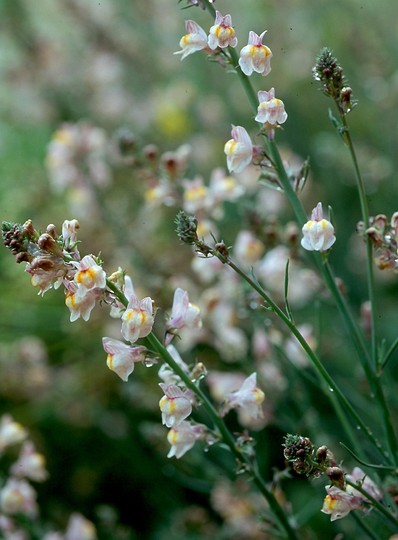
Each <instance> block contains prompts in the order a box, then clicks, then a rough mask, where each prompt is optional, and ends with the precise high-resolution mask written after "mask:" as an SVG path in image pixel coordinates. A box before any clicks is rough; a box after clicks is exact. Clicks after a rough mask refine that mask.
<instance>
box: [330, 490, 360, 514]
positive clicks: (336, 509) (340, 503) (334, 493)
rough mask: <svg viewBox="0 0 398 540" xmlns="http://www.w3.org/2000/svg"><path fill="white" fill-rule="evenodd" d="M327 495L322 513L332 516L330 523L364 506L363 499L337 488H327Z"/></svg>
mask: <svg viewBox="0 0 398 540" xmlns="http://www.w3.org/2000/svg"><path fill="white" fill-rule="evenodd" d="M325 489H326V491H327V495H326V497H325V500H324V501H323V506H322V509H321V512H323V513H324V514H330V521H335V520H336V519H341V518H343V517H345V516H346V515H347V514H349V513H350V512H351V510H357V509H358V508H360V507H361V506H362V499H361V498H360V497H356V496H354V495H352V494H350V493H348V492H347V491H343V490H341V489H339V488H338V487H336V486H326V488H325Z"/></svg>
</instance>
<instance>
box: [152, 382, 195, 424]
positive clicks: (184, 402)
mask: <svg viewBox="0 0 398 540" xmlns="http://www.w3.org/2000/svg"><path fill="white" fill-rule="evenodd" d="M159 386H160V388H161V389H162V390H163V392H164V396H163V397H162V399H161V400H160V401H159V407H160V411H161V413H162V424H164V425H165V426H167V427H169V428H171V427H174V426H178V425H179V424H181V422H183V421H184V420H185V419H186V418H187V417H188V416H189V415H190V414H191V412H192V404H191V392H190V391H189V390H182V389H181V388H180V387H179V386H176V385H175V384H168V385H166V384H163V383H159Z"/></svg>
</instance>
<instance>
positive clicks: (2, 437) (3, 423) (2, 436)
mask: <svg viewBox="0 0 398 540" xmlns="http://www.w3.org/2000/svg"><path fill="white" fill-rule="evenodd" d="M27 435H28V433H27V431H26V429H25V428H24V427H23V426H22V425H21V424H19V423H18V422H15V421H14V420H13V418H12V416H11V415H9V414H5V415H4V416H2V417H1V420H0V453H1V452H2V450H4V449H5V448H7V447H8V446H12V445H13V444H18V443H20V442H22V441H23V440H24V439H26V437H27Z"/></svg>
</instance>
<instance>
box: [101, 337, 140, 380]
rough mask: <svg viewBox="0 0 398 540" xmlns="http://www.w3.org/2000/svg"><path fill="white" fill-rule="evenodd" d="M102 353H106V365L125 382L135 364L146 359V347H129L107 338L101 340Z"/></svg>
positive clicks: (121, 342)
mask: <svg viewBox="0 0 398 540" xmlns="http://www.w3.org/2000/svg"><path fill="white" fill-rule="evenodd" d="M102 345H103V347H104V351H105V352H106V353H108V356H107V358H106V365H107V366H108V368H109V369H110V370H111V371H114V372H115V373H116V374H117V375H119V377H120V378H121V379H122V380H123V381H126V382H127V380H128V378H129V375H131V374H132V373H133V371H134V366H135V364H136V362H144V361H145V358H146V353H147V349H146V347H141V346H136V347H131V346H130V345H126V343H123V341H119V340H118V339H112V338H109V337H103V338H102Z"/></svg>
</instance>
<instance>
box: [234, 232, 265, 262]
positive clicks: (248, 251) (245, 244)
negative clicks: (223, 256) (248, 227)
mask: <svg viewBox="0 0 398 540" xmlns="http://www.w3.org/2000/svg"><path fill="white" fill-rule="evenodd" d="M263 251H264V244H263V243H262V242H261V241H260V240H259V239H258V238H256V237H255V235H254V234H253V232H252V231H245V230H242V231H240V232H239V233H238V236H237V237H236V240H235V245H234V255H235V258H236V260H237V261H238V263H239V264H241V265H242V266H243V267H244V268H246V269H247V268H249V267H250V266H253V264H255V263H256V262H258V261H259V259H260V257H261V255H262V254H263Z"/></svg>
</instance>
